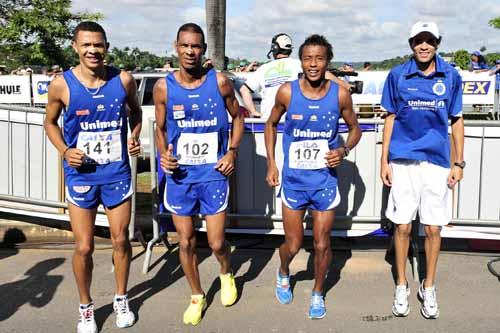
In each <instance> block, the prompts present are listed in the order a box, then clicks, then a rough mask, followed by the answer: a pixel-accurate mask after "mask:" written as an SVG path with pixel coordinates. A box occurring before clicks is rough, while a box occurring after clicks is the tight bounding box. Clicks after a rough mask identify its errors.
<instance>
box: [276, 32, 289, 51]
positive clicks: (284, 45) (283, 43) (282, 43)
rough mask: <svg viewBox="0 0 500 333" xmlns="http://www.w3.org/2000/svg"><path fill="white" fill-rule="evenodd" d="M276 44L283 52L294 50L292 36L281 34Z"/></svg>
mask: <svg viewBox="0 0 500 333" xmlns="http://www.w3.org/2000/svg"><path fill="white" fill-rule="evenodd" d="M275 42H276V44H278V45H279V47H280V49H282V50H291V49H292V39H291V38H290V36H288V35H286V34H279V35H278V36H277V37H276V41H275Z"/></svg>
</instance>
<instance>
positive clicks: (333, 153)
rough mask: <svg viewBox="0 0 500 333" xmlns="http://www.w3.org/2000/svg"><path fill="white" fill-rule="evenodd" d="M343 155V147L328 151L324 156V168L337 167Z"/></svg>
mask: <svg viewBox="0 0 500 333" xmlns="http://www.w3.org/2000/svg"><path fill="white" fill-rule="evenodd" d="M344 153H345V150H344V148H343V147H341V148H337V149H333V150H330V151H329V152H328V153H326V155H325V160H326V166H327V167H329V168H335V167H336V166H339V165H340V163H342V160H343V159H344Z"/></svg>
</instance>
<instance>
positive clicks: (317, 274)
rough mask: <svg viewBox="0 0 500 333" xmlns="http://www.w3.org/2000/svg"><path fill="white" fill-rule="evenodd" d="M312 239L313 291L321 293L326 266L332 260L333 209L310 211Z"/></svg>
mask: <svg viewBox="0 0 500 333" xmlns="http://www.w3.org/2000/svg"><path fill="white" fill-rule="evenodd" d="M312 215H313V241H314V288H313V292H317V293H320V294H323V285H324V283H325V279H326V274H327V272H328V267H329V266H330V263H331V261H332V247H331V242H330V231H331V230H332V225H333V221H334V219H335V211H334V210H326V211H317V210H314V211H313V212H312Z"/></svg>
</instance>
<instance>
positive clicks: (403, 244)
mask: <svg viewBox="0 0 500 333" xmlns="http://www.w3.org/2000/svg"><path fill="white" fill-rule="evenodd" d="M394 226H395V231H394V250H395V253H396V273H397V281H396V284H397V285H399V286H402V285H406V284H407V281H406V261H407V260H408V248H409V247H410V233H411V223H409V224H395V225H394Z"/></svg>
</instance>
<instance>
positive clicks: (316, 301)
mask: <svg viewBox="0 0 500 333" xmlns="http://www.w3.org/2000/svg"><path fill="white" fill-rule="evenodd" d="M311 305H312V307H313V308H318V307H321V308H322V307H324V306H325V301H324V300H323V296H321V295H313V296H312V297H311Z"/></svg>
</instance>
